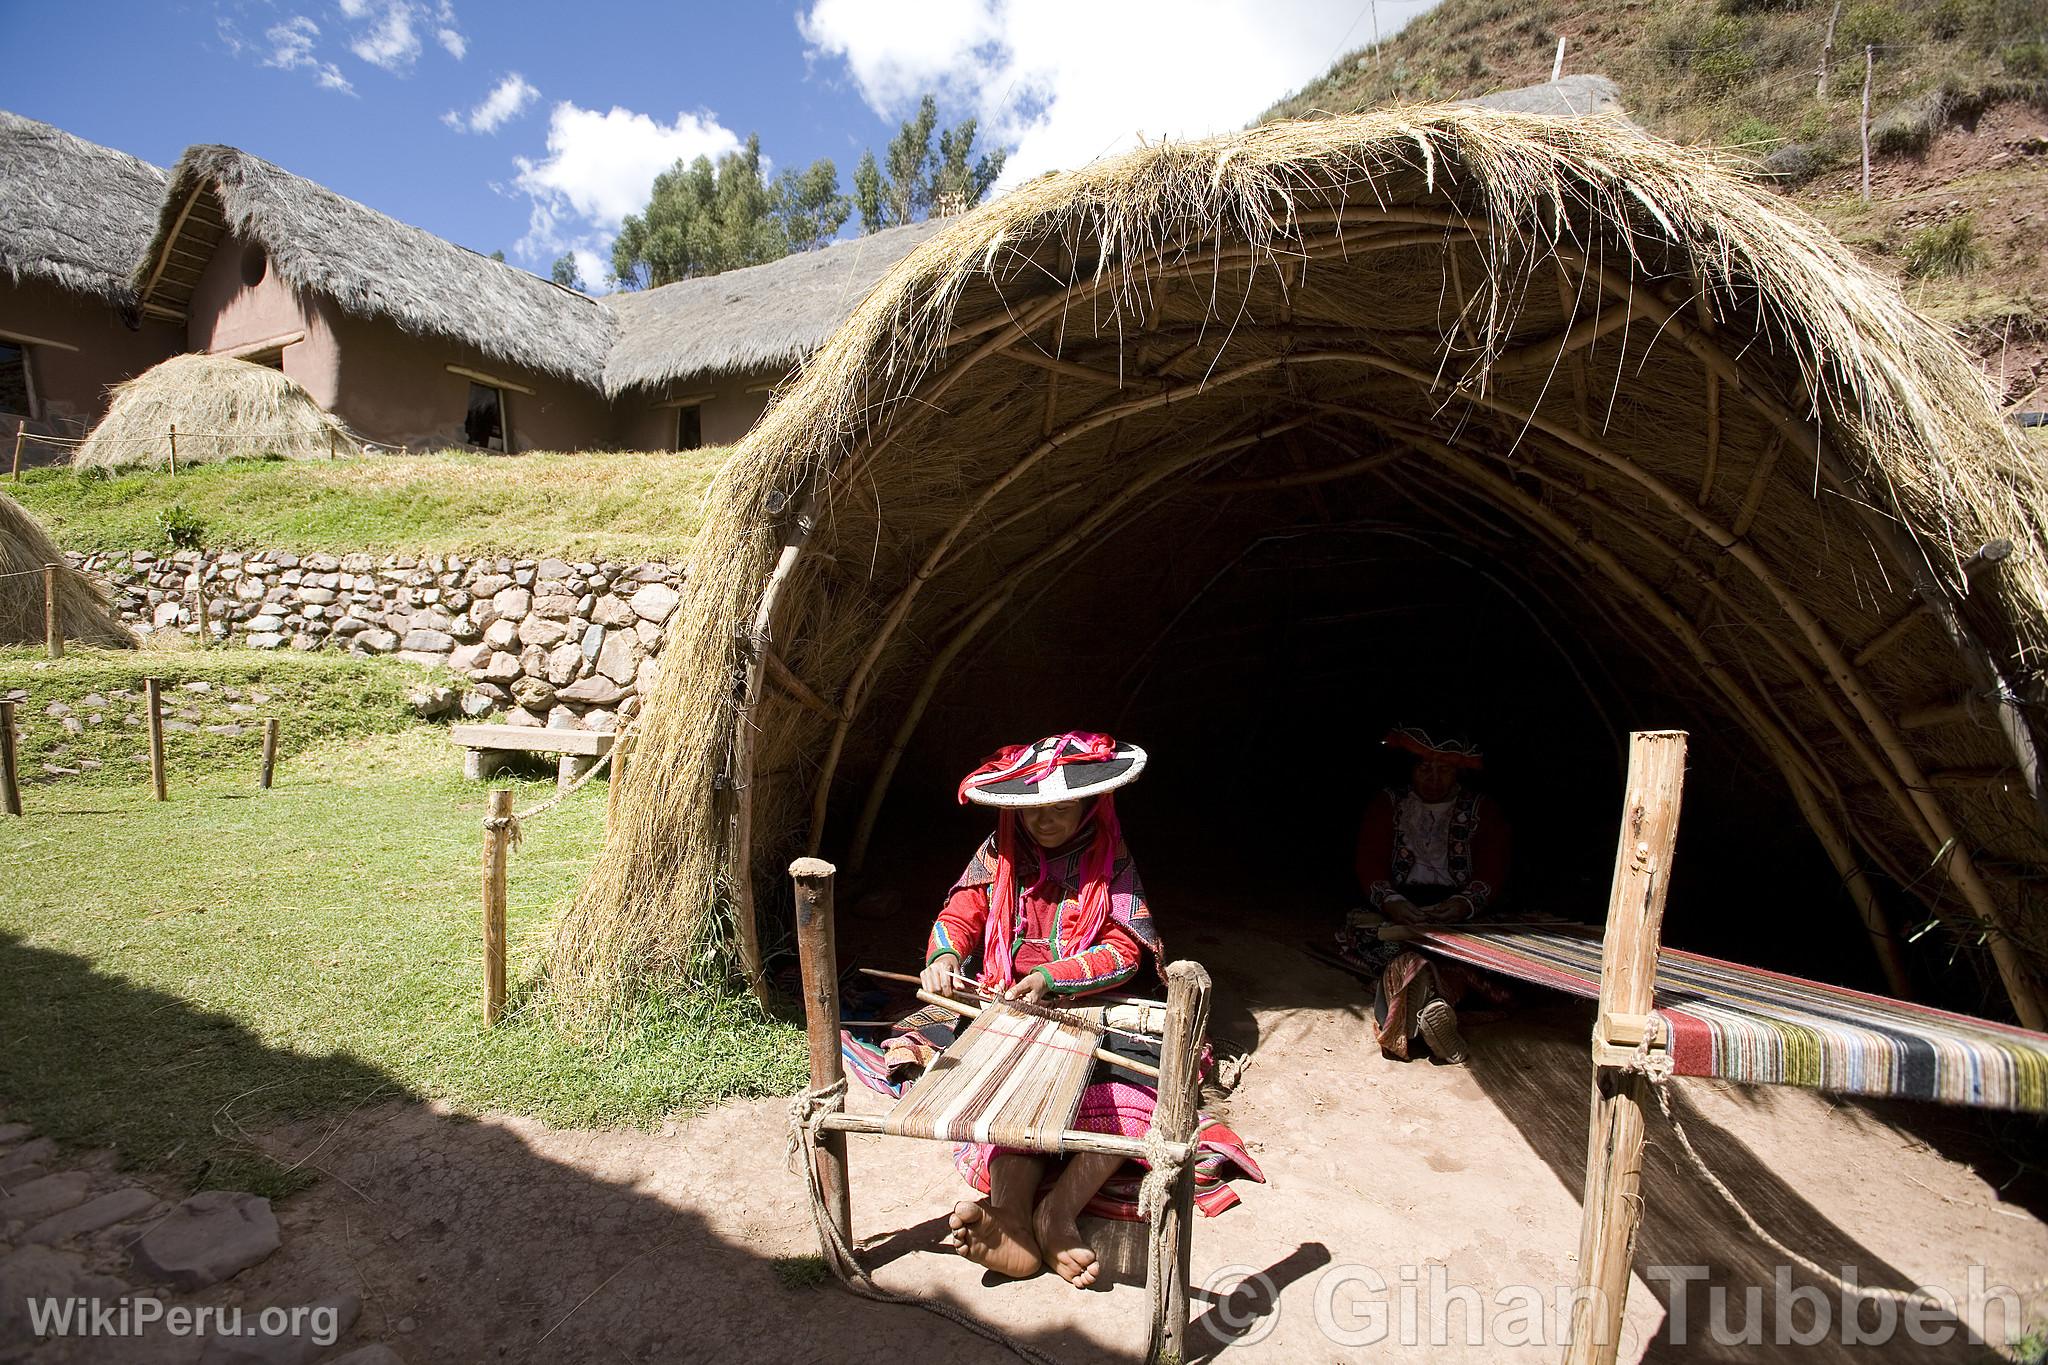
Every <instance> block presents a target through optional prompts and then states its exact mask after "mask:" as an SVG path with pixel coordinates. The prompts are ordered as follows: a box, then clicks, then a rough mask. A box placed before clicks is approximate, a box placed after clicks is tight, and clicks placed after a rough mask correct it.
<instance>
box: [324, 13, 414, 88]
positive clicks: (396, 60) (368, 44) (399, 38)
mask: <svg viewBox="0 0 2048 1365" xmlns="http://www.w3.org/2000/svg"><path fill="white" fill-rule="evenodd" d="M369 10H370V6H369V5H368V4H367V3H365V0H343V3H342V6H341V13H342V16H343V17H344V18H347V19H352V20H357V21H360V20H362V19H364V18H366V17H369ZM412 24H413V6H412V5H411V4H410V3H409V2H408V0H385V3H384V5H383V7H382V13H380V14H377V15H376V16H375V17H374V18H372V19H371V20H370V22H369V23H368V24H367V25H365V26H364V27H362V28H359V29H357V30H356V33H355V36H354V37H353V38H352V39H351V40H350V41H349V45H348V50H349V51H351V52H353V53H355V54H356V56H358V57H360V58H362V59H363V60H364V61H366V62H368V63H369V64H370V65H371V66H375V67H381V68H383V69H384V70H386V71H389V72H392V73H394V74H398V73H403V72H407V71H410V70H411V69H412V64H413V63H414V62H416V61H418V60H419V55H420V36H419V34H417V33H415V32H414V31H413V26H412Z"/></svg>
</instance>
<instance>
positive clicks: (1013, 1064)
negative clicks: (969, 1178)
mask: <svg viewBox="0 0 2048 1365" xmlns="http://www.w3.org/2000/svg"><path fill="white" fill-rule="evenodd" d="M1069 1013H1070V1014H1078V1015H1079V1016H1080V1017H1081V1018H1082V1019H1084V1020H1086V1021H1087V1022H1086V1023H1085V1024H1077V1023H1069V1022H1066V1021H1064V1020H1061V1019H1053V1018H1044V1017H1041V1016H1037V1015H1030V1014H1025V1013H1023V1012H1021V1011H1019V1010H1013V1009H1008V1008H1005V1007H1004V1006H1002V1005H1001V1004H999V1003H995V1002H991V1003H990V1004H989V1006H988V1007H987V1008H985V1009H984V1010H983V1011H982V1012H981V1015H980V1016H979V1017H978V1018H976V1019H975V1021H974V1022H973V1023H971V1024H969V1025H968V1026H967V1031H966V1032H965V1033H963V1034H961V1035H960V1036H959V1037H958V1038H957V1039H955V1040H954V1042H953V1045H952V1046H951V1047H949V1048H947V1049H946V1050H945V1051H944V1052H942V1053H940V1054H939V1057H938V1059H937V1060H936V1061H934V1062H933V1063H932V1064H931V1066H929V1067H928V1068H926V1070H925V1073H924V1075H923V1076H921V1077H919V1078H918V1081H917V1084H915V1085H913V1086H912V1087H911V1088H910V1093H909V1094H907V1095H905V1096H904V1097H903V1098H902V1099H900V1100H898V1101H897V1102H896V1104H895V1107H894V1108H892V1109H890V1111H889V1112H888V1114H886V1115H885V1116H884V1117H883V1120H882V1131H884V1132H886V1133H894V1134H896V1135H898V1136H900V1137H918V1138H943V1139H945V1140H946V1141H949V1142H992V1143H994V1144H996V1145H997V1146H999V1147H1015V1148H1020V1149H1022V1150H1025V1151H1033V1152H1057V1151H1059V1150H1060V1138H1061V1135H1062V1134H1064V1133H1065V1132H1066V1131H1067V1129H1068V1128H1070V1127H1072V1126H1073V1122H1074V1115H1075V1113H1076V1112H1077V1111H1078V1110H1079V1109H1080V1107H1081V1092H1082V1091H1083V1090H1085V1089H1086V1088H1087V1086H1088V1076H1089V1073H1090V1072H1091V1071H1093V1070H1094V1067H1095V1049H1096V1048H1098V1047H1100V1046H1101V1045H1102V1028H1101V1025H1100V1022H1099V1021H1100V1012H1099V1011H1095V1012H1090V1011H1070V1012H1069Z"/></svg>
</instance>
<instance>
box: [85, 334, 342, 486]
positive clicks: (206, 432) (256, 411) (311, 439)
mask: <svg viewBox="0 0 2048 1365" xmlns="http://www.w3.org/2000/svg"><path fill="white" fill-rule="evenodd" d="M173 427H175V428H176V429H177V433H178V463H179V464H180V465H187V464H199V463H201V462H203V461H212V460H237V459H240V460H263V459H277V458H283V459H287V460H325V459H330V458H332V457H334V456H336V455H360V454H361V453H362V447H361V446H359V445H358V444H357V443H356V439H355V438H354V437H353V436H351V435H349V433H348V429H347V428H346V427H344V426H342V424H341V423H340V422H338V421H336V420H335V419H334V418H333V417H330V416H328V414H327V413H326V412H324V411H322V409H321V407H320V405H319V404H318V403H315V402H314V401H313V399H312V396H311V395H310V394H308V393H307V392H306V391H305V390H304V389H302V388H300V387H299V386H298V385H297V384H295V383H293V382H292V381H291V380H289V379H287V378H285V376H284V375H283V374H282V373H281V372H280V371H277V370H273V369H270V368H269V367H267V366H264V365H252V364H251V363H249V362H248V361H246V360H230V359H228V358H226V357H225V356H214V355H176V356H172V357H171V358H170V359H169V360H166V361H163V362H162V363H161V364H157V365H152V366H151V367H150V368H148V369H146V370H144V371H143V372H142V373H141V374H139V375H136V376H135V378H133V379H131V380H129V381H127V382H126V383H124V384H120V385H118V386H116V387H115V389H114V400H113V402H112V403H111V404H109V405H108V407H107V415H106V416H105V417H104V418H102V419H101V420H100V424H99V425H98V426H96V427H94V428H93V431H92V435H91V436H89V437H87V438H86V441H85V444H84V445H82V446H80V447H79V448H78V451H77V453H76V454H75V455H73V456H72V457H71V463H72V465H73V466H74V467H76V468H80V469H94V468H97V469H115V468H122V467H127V466H133V465H146V466H150V467H162V466H167V465H169V463H170V460H171V430H172V428H173Z"/></svg>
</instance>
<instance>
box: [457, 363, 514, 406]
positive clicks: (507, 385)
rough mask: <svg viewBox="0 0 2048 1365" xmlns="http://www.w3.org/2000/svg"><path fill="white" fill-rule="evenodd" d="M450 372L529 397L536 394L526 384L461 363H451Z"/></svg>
mask: <svg viewBox="0 0 2048 1365" xmlns="http://www.w3.org/2000/svg"><path fill="white" fill-rule="evenodd" d="M448 373H450V374H459V375H461V376H462V377H463V378H464V379H473V380H475V381H476V382H477V383H479V384H488V385H490V386H491V387H492V388H494V389H510V390H512V392H514V393H523V394H525V395H526V396H527V397H529V398H531V397H532V396H533V394H534V391H533V390H532V389H529V388H527V387H526V385H524V384H515V383H513V382H512V381H511V380H509V379H500V378H498V377H497V376H496V375H494V374H485V373H484V372H483V371H482V370H469V369H464V368H463V367H462V366H460V365H450V366H448Z"/></svg>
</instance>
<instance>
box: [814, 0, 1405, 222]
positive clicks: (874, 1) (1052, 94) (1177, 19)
mask: <svg viewBox="0 0 2048 1365" xmlns="http://www.w3.org/2000/svg"><path fill="white" fill-rule="evenodd" d="M1396 4H1398V5H1399V12H1401V13H1402V17H1403V18H1404V19H1405V18H1406V17H1409V16H1411V15H1412V14H1413V13H1415V12H1417V8H1418V6H1417V5H1416V4H1413V3H1403V0H1389V3H1388V5H1387V6H1386V8H1387V9H1393V8H1394V6H1395V5H1396ZM1281 10H1284V11H1285V13H1281V12H1279V11H1281ZM1363 17H1364V16H1363V14H1362V13H1361V4H1360V0H1294V3H1292V4H1288V5H1284V6H1281V5H1276V4H1274V3H1273V0H1120V2H1119V3H1116V4H1103V3H1102V0H812V3H811V4H810V7H809V9H808V11H806V12H804V13H801V14H799V15H798V17H797V27H798V29H799V30H800V31H801V32H802V34H803V37H804V40H805V42H806V43H807V44H809V48H810V53H811V55H812V56H813V57H814V58H816V57H821V56H822V57H826V58H837V59H839V60H842V61H844V62H845V64H846V69H847V71H848V73H849V74H850V75H851V77H852V78H853V81H854V84H855V85H856V86H857V87H858V89H859V90H860V92H861V96H862V98H863V99H864V100H866V101H867V103H868V105H869V106H870V107H871V108H873V109H874V110H875V112H876V113H877V114H879V115H881V116H882V117H883V118H885V119H890V120H895V119H899V118H902V117H904V116H905V115H906V114H907V113H909V112H911V111H913V110H914V108H915V105H916V101H917V99H918V97H919V96H920V95H922V94H924V93H925V92H927V91H929V92H932V93H934V94H936V95H938V96H939V98H940V102H941V104H942V105H944V106H947V107H948V108H949V109H958V110H964V111H967V112H971V113H972V114H973V115H974V116H975V117H976V118H978V119H980V121H981V127H982V133H981V135H980V136H979V137H978V138H977V139H976V144H977V146H980V145H984V144H985V145H989V146H993V145H996V144H998V143H1002V144H1007V145H1010V146H1012V147H1013V148H1015V150H1014V151H1013V152H1012V153H1011V156H1010V160H1009V164H1008V166H1007V167H1006V168H1005V170H1004V173H1003V183H1004V184H1015V183H1017V182H1019V181H1021V180H1025V179H1028V178H1030V177H1031V176H1034V175H1037V174H1038V173H1040V172H1041V171H1048V170H1055V169H1071V168H1073V167H1076V166H1081V165H1085V164H1086V163H1088V162H1090V161H1092V160H1094V159H1096V158H1097V157H1099V156H1102V155H1104V154H1105V153H1109V152H1115V151H1122V150H1124V149H1126V148H1129V147H1133V146H1135V145H1137V142H1138V139H1139V137H1140V135H1141V134H1142V135H1143V136H1144V137H1145V138H1147V139H1149V140H1152V141H1157V140H1158V139H1160V138H1161V137H1167V138H1191V137H1201V136H1205V135H1207V134H1210V133H1219V132H1225V131H1228V130H1230V129H1234V128H1241V127H1243V126H1244V125H1245V124H1247V123H1249V122H1250V121H1251V120H1252V119H1254V118H1257V117H1258V116H1259V114H1260V113H1262V112H1263V111H1264V110H1265V109H1266V108H1267V107H1268V106H1270V105H1271V104H1273V103H1274V102H1275V101H1276V100H1278V99H1279V98H1280V97H1281V96H1283V95H1285V94H1287V93H1288V92H1289V91H1291V90H1294V89H1297V88H1299V87H1300V86H1302V85H1303V84H1305V83H1307V82H1308V81H1310V80H1312V79H1313V78H1315V77H1316V76H1319V75H1321V74H1322V73H1323V72H1324V71H1326V70H1327V69H1328V68H1329V66H1330V64H1331V63H1332V62H1333V61H1335V60H1336V59H1337V57H1339V56H1340V55H1342V54H1343V53H1344V52H1345V51H1347V50H1349V49H1351V48H1356V47H1360V46H1363V45H1364V44H1365V43H1366V42H1367V41H1369V40H1370V37H1371V33H1370V29H1369V28H1364V29H1363V31H1360V30H1361V27H1362V26H1361V24H1360V20H1361V19H1362V18H1363ZM1380 22H1381V25H1382V28H1381V37H1382V38H1385V37H1387V36H1390V35H1391V34H1392V32H1393V31H1394V25H1393V23H1392V22H1391V19H1390V18H1389V16H1388V15H1386V14H1384V13H1383V14H1382V15H1381V20H1380ZM1077 35H1078V37H1077ZM878 150H879V149H878Z"/></svg>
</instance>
